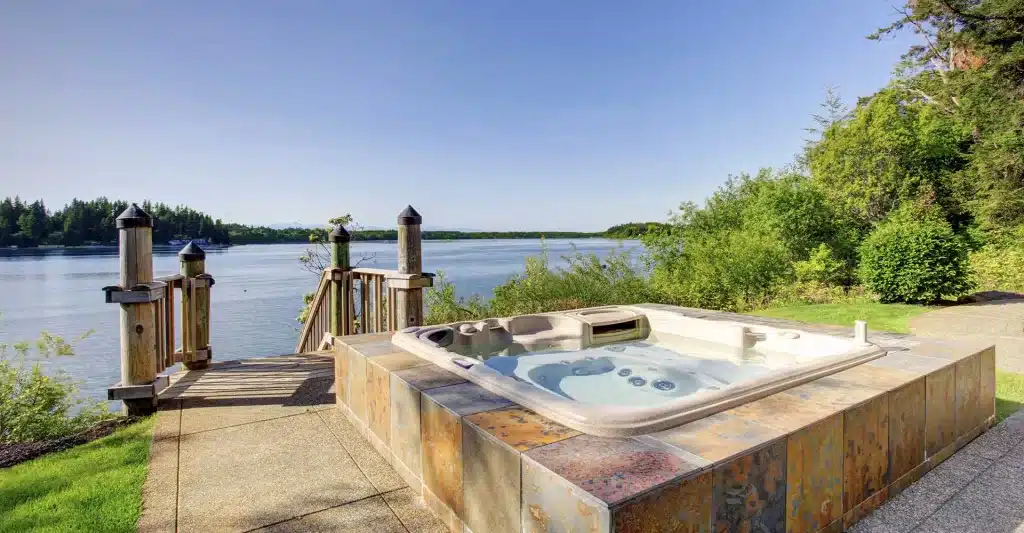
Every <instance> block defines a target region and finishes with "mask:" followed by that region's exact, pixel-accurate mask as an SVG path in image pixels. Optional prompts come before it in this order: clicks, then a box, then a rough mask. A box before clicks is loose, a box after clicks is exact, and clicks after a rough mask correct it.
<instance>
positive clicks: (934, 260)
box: [860, 217, 974, 303]
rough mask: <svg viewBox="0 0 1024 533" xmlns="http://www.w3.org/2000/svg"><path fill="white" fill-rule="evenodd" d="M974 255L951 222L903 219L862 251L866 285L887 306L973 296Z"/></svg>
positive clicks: (880, 232) (883, 228)
mask: <svg viewBox="0 0 1024 533" xmlns="http://www.w3.org/2000/svg"><path fill="white" fill-rule="evenodd" d="M968 254H969V250H968V247H967V245H966V244H965V243H964V241H963V240H962V239H961V238H960V237H958V236H957V235H956V234H955V233H953V229H952V228H951V227H950V226H949V223H947V222H946V221H945V220H942V219H935V218H930V217H925V218H921V219H916V220H915V219H911V218H907V217H899V218H896V219H893V220H890V221H887V222H884V223H882V224H881V225H879V226H878V228H876V229H875V231H874V232H872V233H871V235H869V236H868V238H867V239H865V240H864V243H863V244H862V245H861V247H860V278H861V282H862V283H864V285H865V286H866V287H867V288H868V289H870V290H871V291H873V292H875V293H877V294H878V295H879V297H880V298H881V300H882V301H883V302H923V303H928V302H934V301H937V300H940V299H942V298H944V297H954V298H955V297H957V296H961V295H963V294H966V293H967V292H969V291H970V290H971V289H972V288H973V287H974V283H973V281H972V279H971V276H970V269H969V264H970V263H969V257H968Z"/></svg>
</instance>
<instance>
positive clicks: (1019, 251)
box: [971, 226, 1024, 292]
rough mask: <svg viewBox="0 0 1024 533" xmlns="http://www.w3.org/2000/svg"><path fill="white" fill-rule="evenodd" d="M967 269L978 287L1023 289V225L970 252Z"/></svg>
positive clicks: (998, 289)
mask: <svg viewBox="0 0 1024 533" xmlns="http://www.w3.org/2000/svg"><path fill="white" fill-rule="evenodd" d="M971 270H972V271H973V273H974V279H975V282H976V283H977V285H978V288H979V289H981V290H986V291H1010V292H1024V226H1022V227H1021V228H1018V229H1017V230H1016V231H1015V232H1013V233H1011V234H1010V236H1008V237H1007V238H1006V239H1001V240H1000V241H998V242H994V243H991V244H988V245H986V246H984V247H982V248H981V249H980V250H978V251H976V252H974V253H972V254H971Z"/></svg>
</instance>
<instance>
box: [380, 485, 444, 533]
mask: <svg viewBox="0 0 1024 533" xmlns="http://www.w3.org/2000/svg"><path fill="white" fill-rule="evenodd" d="M383 496H384V501H385V502H387V504H388V506H389V507H391V510H392V511H394V513H395V515H397V516H398V519H399V520H401V521H402V525H404V526H405V528H406V529H408V530H409V531H410V532H413V533H448V528H447V527H445V525H444V523H443V522H441V520H440V519H439V518H437V517H436V516H434V513H432V512H430V509H427V505H426V504H425V503H423V499H422V498H420V495H419V494H417V493H416V492H415V491H413V490H412V489H411V488H409V487H406V488H404V489H399V490H395V491H391V492H386V493H384V495H383Z"/></svg>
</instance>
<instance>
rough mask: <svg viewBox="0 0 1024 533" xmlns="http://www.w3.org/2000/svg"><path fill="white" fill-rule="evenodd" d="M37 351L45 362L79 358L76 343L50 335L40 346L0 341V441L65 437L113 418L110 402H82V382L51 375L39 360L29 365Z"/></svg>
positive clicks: (42, 336) (44, 335)
mask: <svg viewBox="0 0 1024 533" xmlns="http://www.w3.org/2000/svg"><path fill="white" fill-rule="evenodd" d="M91 333H92V332H91V331H90V332H88V333H86V334H84V335H82V336H80V337H79V338H78V339H76V341H75V342H77V341H78V340H82V339H84V338H86V337H87V336H89V335H90V334H91ZM33 348H35V351H36V353H37V355H38V356H40V357H44V358H46V357H52V356H57V357H65V356H70V355H73V354H74V343H73V342H72V343H68V342H66V341H65V340H64V339H63V338H62V337H59V336H56V335H52V334H50V333H48V332H45V331H44V332H43V333H41V334H40V335H39V338H38V339H37V340H36V342H35V343H29V342H18V343H14V344H5V343H0V443H11V442H32V441H40V440H47V439H53V438H58V437H63V436H66V435H70V434H72V433H76V432H78V431H82V430H84V429H86V428H88V427H89V426H91V425H93V424H95V423H96V422H98V421H100V420H102V419H104V418H107V417H109V416H110V414H109V413H108V412H107V409H106V405H105V404H101V403H98V402H95V401H91V400H83V399H80V398H77V393H78V384H77V383H76V382H75V381H73V380H72V379H71V377H70V376H68V375H67V374H65V373H63V372H59V373H57V374H56V375H53V376H48V375H46V374H44V373H43V368H42V365H41V364H39V363H38V362H37V363H35V364H32V365H29V364H28V363H27V361H26V358H27V356H28V355H29V354H30V353H31V352H32V350H33Z"/></svg>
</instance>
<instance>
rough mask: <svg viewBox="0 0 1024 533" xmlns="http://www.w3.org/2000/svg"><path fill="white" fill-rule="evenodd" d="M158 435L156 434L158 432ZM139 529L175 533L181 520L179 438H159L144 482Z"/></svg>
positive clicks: (150, 451)
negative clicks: (179, 513) (179, 510)
mask: <svg viewBox="0 0 1024 533" xmlns="http://www.w3.org/2000/svg"><path fill="white" fill-rule="evenodd" d="M154 437H155V435H154ZM142 502H143V503H142V517H141V518H140V519H139V528H138V531H139V533H175V531H176V527H177V521H178V438H177V435H175V436H174V437H171V438H163V439H159V440H157V439H155V438H154V440H153V446H152V447H150V449H149V471H148V472H147V473H146V482H145V483H144V484H143V486H142Z"/></svg>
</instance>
